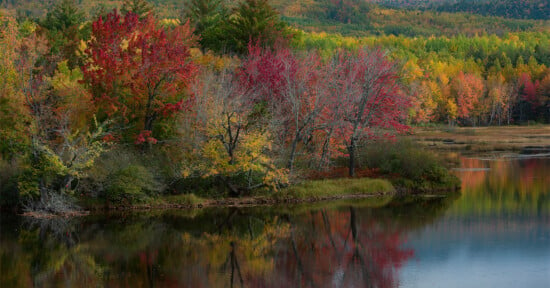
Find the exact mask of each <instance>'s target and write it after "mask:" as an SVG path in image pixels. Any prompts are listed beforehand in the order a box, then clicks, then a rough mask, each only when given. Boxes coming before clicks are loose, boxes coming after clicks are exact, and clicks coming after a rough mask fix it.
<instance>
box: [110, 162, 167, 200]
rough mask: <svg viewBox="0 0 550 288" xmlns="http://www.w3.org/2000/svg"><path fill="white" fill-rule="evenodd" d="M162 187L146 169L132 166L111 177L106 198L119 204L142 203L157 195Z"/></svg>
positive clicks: (116, 172)
mask: <svg viewBox="0 0 550 288" xmlns="http://www.w3.org/2000/svg"><path fill="white" fill-rule="evenodd" d="M160 187H161V185H160V184H159V183H158V182H156V181H155V179H154V177H153V175H152V174H151V173H150V172H149V171H148V170H147V169H146V168H145V167H143V166H140V165H130V166H128V167H125V168H122V169H120V170H117V171H115V172H114V173H113V174H111V175H110V176H109V180H108V182H107V185H106V191H105V195H104V197H105V199H106V200H108V201H110V202H114V203H117V204H120V203H135V202H141V201H143V200H144V199H145V198H146V197H147V196H151V195H153V194H155V193H157V192H158V191H159V188H160Z"/></svg>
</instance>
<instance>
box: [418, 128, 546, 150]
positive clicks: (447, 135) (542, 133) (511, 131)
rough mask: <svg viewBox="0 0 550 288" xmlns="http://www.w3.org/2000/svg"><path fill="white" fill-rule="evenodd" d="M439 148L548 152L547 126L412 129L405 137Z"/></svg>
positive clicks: (432, 147)
mask: <svg viewBox="0 0 550 288" xmlns="http://www.w3.org/2000/svg"><path fill="white" fill-rule="evenodd" d="M407 137H410V138H412V139H413V140H415V141H417V142H418V143H420V144H423V145H426V146H428V147H429V148H430V149H433V150H439V151H464V152H491V151H509V152H522V151H535V152H536V151H540V152H542V153H550V125H536V126H502V127H437V128H424V127H422V128H420V127H417V128H414V131H413V134H412V135H410V136H407Z"/></svg>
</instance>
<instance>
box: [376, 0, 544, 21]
mask: <svg viewBox="0 0 550 288" xmlns="http://www.w3.org/2000/svg"><path fill="white" fill-rule="evenodd" d="M373 2H375V3H379V4H381V5H384V6H386V7H398V8H412V9H430V10H435V11H442V12H443V11H444V12H468V13H474V14H480V15H485V16H500V17H506V18H516V19H550V1H548V0H373Z"/></svg>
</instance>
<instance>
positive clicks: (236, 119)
mask: <svg viewBox="0 0 550 288" xmlns="http://www.w3.org/2000/svg"><path fill="white" fill-rule="evenodd" d="M191 88H192V90H193V92H194V94H195V105H194V107H195V112H196V115H197V118H196V125H197V129H198V133H197V134H195V141H196V142H197V144H198V145H197V147H196V153H194V154H198V155H200V158H201V160H200V161H199V162H198V164H197V167H195V168H194V170H196V171H199V173H200V174H202V177H215V178H218V179H220V180H221V181H222V182H223V184H224V186H225V187H226V188H227V189H228V190H229V192H230V194H231V195H232V196H239V195H241V194H243V193H249V192H250V191H251V190H253V189H256V188H259V187H264V186H268V187H271V188H273V189H276V188H277V187H278V186H280V185H281V184H284V183H286V175H285V174H286V173H285V171H284V169H278V168H277V167H276V166H275V165H274V162H273V160H272V158H271V157H270V155H269V152H270V150H271V135H270V131H268V130H267V129H265V128H264V127H262V125H258V122H255V121H254V117H253V114H254V105H253V103H252V102H251V101H249V94H248V93H249V90H247V89H246V88H244V87H243V86H242V85H241V82H240V81H239V78H238V76H237V74H236V73H235V72H234V71H233V70H232V69H231V68H223V69H221V70H220V71H216V70H215V69H204V70H203V71H202V74H201V77H198V78H197V79H196V80H195V82H194V83H193V85H192V87H191ZM188 166H191V165H188ZM190 168H192V169H193V167H190ZM192 173H193V171H187V172H186V174H192Z"/></svg>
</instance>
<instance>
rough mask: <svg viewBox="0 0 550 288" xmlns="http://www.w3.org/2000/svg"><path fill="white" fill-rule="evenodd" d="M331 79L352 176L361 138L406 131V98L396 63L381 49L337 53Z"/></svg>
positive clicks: (365, 138)
mask: <svg viewBox="0 0 550 288" xmlns="http://www.w3.org/2000/svg"><path fill="white" fill-rule="evenodd" d="M336 57H338V58H337V59H338V60H337V65H338V66H337V69H334V72H335V73H334V74H333V75H331V78H330V79H331V81H335V84H333V85H334V86H335V87H337V89H338V91H336V93H334V94H333V97H336V96H338V97H341V101H338V102H336V103H335V104H336V105H341V106H342V108H341V115H340V117H339V118H340V119H341V121H342V126H341V127H340V128H339V130H340V131H339V133H340V134H341V139H343V141H344V143H345V146H346V149H347V153H348V157H349V165H348V168H349V175H350V176H355V165H356V164H355V160H356V157H357V147H358V144H359V142H360V141H361V140H369V139H372V138H373V137H378V136H389V135H390V134H391V133H394V132H398V133H400V132H404V131H407V129H408V126H406V125H405V124H404V120H405V117H406V111H407V109H408V107H409V102H410V101H409V99H408V97H407V96H406V94H405V92H404V90H403V89H404V88H403V87H402V86H401V85H400V82H399V75H398V74H397V71H398V70H397V68H396V64H395V63H394V62H391V61H390V60H388V59H387V58H386V55H385V54H384V52H382V51H381V50H367V49H361V50H359V51H358V52H357V53H356V54H353V53H350V52H342V53H340V54H339V55H337V56H336Z"/></svg>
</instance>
